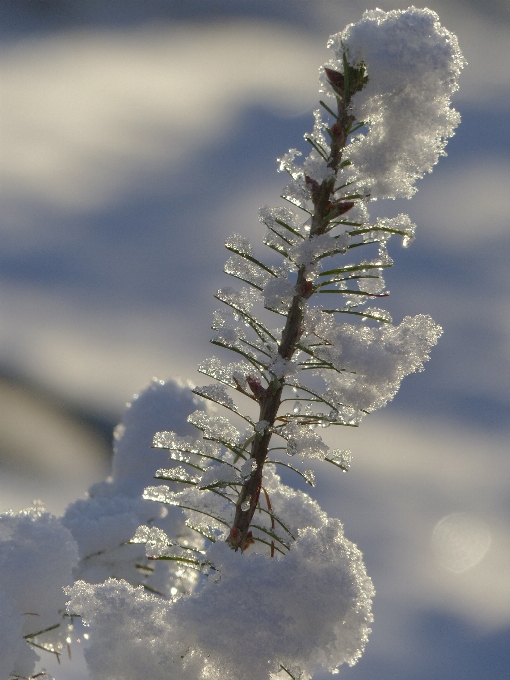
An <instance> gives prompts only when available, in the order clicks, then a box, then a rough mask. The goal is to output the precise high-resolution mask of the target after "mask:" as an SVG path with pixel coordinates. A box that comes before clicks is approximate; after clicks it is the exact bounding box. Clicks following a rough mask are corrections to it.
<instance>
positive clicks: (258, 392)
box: [246, 375, 266, 401]
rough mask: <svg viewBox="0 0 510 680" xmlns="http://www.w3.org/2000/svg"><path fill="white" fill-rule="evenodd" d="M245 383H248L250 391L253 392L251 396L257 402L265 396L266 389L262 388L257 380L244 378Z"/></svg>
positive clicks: (248, 377)
mask: <svg viewBox="0 0 510 680" xmlns="http://www.w3.org/2000/svg"><path fill="white" fill-rule="evenodd" d="M246 382H247V383H248V385H249V387H250V390H251V391H252V392H253V396H254V397H256V399H258V400H259V401H260V400H261V399H262V398H263V397H265V396H266V389H265V388H264V387H262V383H261V382H260V380H259V379H258V378H254V377H253V376H252V375H247V376H246Z"/></svg>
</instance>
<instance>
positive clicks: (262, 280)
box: [183, 8, 462, 550]
mask: <svg viewBox="0 0 510 680" xmlns="http://www.w3.org/2000/svg"><path fill="white" fill-rule="evenodd" d="M395 45H398V49H397V50H396V49H395ZM328 46H329V47H330V48H332V49H333V51H334V53H335V57H334V58H333V59H332V60H331V61H330V62H328V63H327V64H326V65H325V67H324V68H323V69H322V76H321V82H322V89H323V91H324V92H325V93H326V95H328V97H329V98H330V101H331V104H329V103H328V104H326V103H325V102H321V104H322V107H323V109H324V110H325V111H326V113H327V115H328V117H327V119H326V120H325V119H324V118H323V115H322V113H321V111H320V110H317V111H315V112H314V119H315V123H314V127H313V130H312V132H311V133H309V134H306V135H305V140H306V141H307V142H308V143H309V144H310V146H311V151H310V153H309V154H308V156H307V157H306V158H305V159H304V161H303V163H302V164H298V163H297V161H296V158H298V157H299V156H300V155H301V153H300V152H299V151H297V150H296V149H291V150H290V151H289V152H288V153H287V154H285V155H284V156H282V158H280V159H279V163H280V169H281V170H283V171H286V172H287V173H288V174H289V176H290V183H289V184H288V185H287V187H286V188H285V189H284V191H283V194H282V197H283V198H284V199H285V200H286V201H288V202H289V203H290V204H291V205H293V206H294V207H295V208H297V209H300V210H301V211H302V213H304V217H301V216H300V215H299V213H297V212H296V211H295V210H294V209H291V208H289V207H286V208H284V207H279V208H267V207H266V208H262V209H261V211H260V221H261V222H262V223H263V224H264V225H265V226H266V228H267V232H266V235H265V236H264V243H265V244H266V245H267V246H268V247H269V248H270V249H271V250H272V251H275V252H276V253H278V254H279V255H280V256H281V257H282V258H283V259H282V261H281V263H280V264H275V263H274V258H271V259H270V260H268V262H267V263H266V262H263V261H262V260H261V259H260V258H258V257H255V256H254V254H253V248H252V246H251V245H250V243H249V241H248V240H247V239H246V238H244V237H241V236H239V235H233V236H232V237H230V238H229V239H228V241H227V243H226V247H227V249H228V250H230V251H231V252H232V253H233V254H234V255H233V256H232V257H231V258H230V259H229V260H228V262H227V265H226V267H225V271H226V272H227V273H228V274H230V275H231V276H233V277H235V278H238V279H241V280H242V281H244V282H246V283H247V284H248V287H247V288H244V289H241V290H240V291H238V290H234V289H231V288H225V289H222V290H220V291H218V293H217V295H216V297H217V299H218V300H219V301H221V302H223V303H224V304H225V305H226V306H227V307H229V308H230V313H222V312H218V313H217V315H216V320H215V323H214V325H213V328H214V329H215V330H216V335H215V337H214V338H213V340H212V342H213V344H215V345H217V346H219V347H222V348H226V349H229V350H231V351H233V352H235V353H237V354H238V355H240V356H241V357H243V358H244V359H245V360H246V361H247V362H248V363H243V364H240V365H237V367H236V370H237V375H234V369H233V365H232V367H230V368H229V367H224V366H222V365H221V364H220V362H219V361H218V360H217V359H214V360H210V361H209V363H208V364H207V365H203V366H202V368H201V370H202V371H203V372H205V373H206V374H207V375H209V376H211V377H213V378H215V379H217V380H218V381H219V382H220V383H221V386H218V387H216V388H215V387H214V386H211V385H209V386H206V387H203V388H197V390H196V393H197V394H201V395H202V396H205V397H206V398H207V399H209V400H212V401H214V402H216V403H217V404H218V405H219V406H222V407H224V408H227V409H228V410H230V411H233V412H234V413H236V414H240V415H242V417H244V419H245V421H246V422H248V424H249V425H251V429H250V427H249V428H248V431H247V433H246V434H244V435H241V433H240V432H236V434H235V436H234V437H233V438H232V437H230V438H229V437H226V436H225V433H224V432H225V431H226V430H228V429H229V428H231V427H232V426H230V425H227V421H225V422H223V425H222V428H220V429H218V428H216V430H215V431H213V430H214V428H212V427H210V426H209V427H208V426H207V423H211V422H212V420H211V418H212V417H211V416H207V415H205V414H202V416H201V417H200V423H198V422H195V425H196V426H197V427H199V429H201V430H202V431H203V433H204V437H205V438H206V439H211V440H212V441H215V442H216V443H218V444H220V445H222V446H226V447H227V449H228V450H230V452H231V453H233V454H234V455H235V456H236V459H237V461H240V462H239V463H237V462H235V463H229V464H230V465H234V466H235V465H240V466H246V462H245V461H246V459H248V465H249V466H251V467H250V468H249V469H248V473H247V474H245V473H244V472H243V473H242V472H241V471H240V472H239V475H240V477H239V479H241V480H242V483H241V484H239V480H236V482H235V484H234V482H233V480H231V483H230V485H229V486H228V491H226V493H228V498H229V501H230V503H229V517H230V515H231V512H232V507H231V506H232V501H234V502H235V516H234V518H233V521H232V520H230V519H229V523H230V533H229V535H228V536H227V542H228V543H229V545H231V547H232V548H234V550H238V549H241V550H245V549H246V548H247V547H248V546H249V545H251V544H252V541H253V538H254V532H253V530H252V523H253V517H254V514H255V513H256V512H257V509H258V508H260V505H261V499H260V496H261V492H262V489H263V484H264V466H265V464H266V462H267V460H268V451H269V449H270V448H271V447H272V445H273V444H272V442H273V440H274V439H275V438H276V440H278V439H279V440H280V441H282V440H283V445H282V446H279V447H276V449H280V450H281V449H284V450H286V452H287V454H289V455H293V456H295V455H299V456H300V457H303V456H308V457H312V458H320V459H322V460H328V461H330V462H333V463H335V464H336V465H337V466H338V467H340V468H342V469H346V466H345V465H344V464H343V463H338V461H337V458H336V457H335V456H333V455H331V454H330V453H329V449H328V446H327V445H326V444H325V443H324V442H323V441H322V439H321V437H320V435H319V433H318V432H317V431H314V429H315V428H316V427H319V428H320V427H328V426H330V425H342V426H357V425H358V424H359V421H360V420H361V418H362V417H363V416H364V415H365V414H367V413H370V412H371V411H373V410H374V409H376V408H380V407H381V406H383V405H384V404H385V403H387V401H389V400H390V399H392V398H393V396H394V395H395V393H396V391H397V390H398V386H399V384H400V381H401V380H402V378H403V377H404V376H405V375H407V374H409V373H411V372H413V371H417V370H421V369H422V365H423V362H424V361H426V360H427V359H428V354H429V350H430V348H431V347H432V346H433V345H434V344H435V343H436V341H437V339H438V337H439V335H440V333H441V330H440V328H439V327H438V326H437V325H436V324H434V323H433V321H432V320H431V319H430V318H429V317H427V316H424V315H419V316H417V317H414V318H410V317H407V318H406V319H404V320H403V321H402V323H401V324H400V325H399V326H391V325H390V324H391V317H390V316H389V314H388V313H387V312H386V311H385V310H381V309H378V308H371V307H365V306H364V305H365V304H366V302H367V301H368V300H370V299H381V298H384V297H386V296H387V295H388V294H389V293H388V292H387V291H386V289H385V282H384V279H383V276H382V272H383V270H384V269H387V268H389V267H391V266H392V265H393V261H392V259H391V258H390V256H389V254H388V251H387V245H388V242H389V240H390V238H391V237H392V236H393V235H398V236H401V237H402V243H403V245H404V246H408V245H409V244H410V243H411V242H412V240H413V239H414V232H415V225H414V224H412V222H411V220H410V219H409V217H408V216H407V215H402V214H401V215H399V216H397V217H395V218H391V219H390V218H383V219H377V220H375V221H374V222H371V221H370V218H369V214H368V210H367V208H368V205H369V202H370V200H373V199H376V198H378V197H395V196H410V195H411V194H412V193H413V191H414V190H415V189H414V183H415V181H416V179H417V178H418V177H420V176H421V175H422V174H423V173H424V172H427V171H430V170H431V168H432V165H433V164H434V163H435V162H436V161H437V158H438V156H439V155H440V154H441V153H443V149H444V146H445V144H446V140H447V138H448V136H450V135H451V134H452V132H453V128H454V127H455V124H456V123H457V122H458V115H457V114H456V112H454V111H453V109H451V108H450V106H449V98H450V95H451V93H452V92H453V91H454V90H455V89H456V78H457V76H458V74H459V71H460V68H461V66H462V57H461V56H460V53H459V51H458V47H457V44H456V41H455V38H454V36H451V34H449V33H448V32H447V31H445V29H443V28H442V27H441V26H440V25H439V23H438V21H437V17H436V15H434V13H433V12H430V11H429V10H416V9H415V8H411V9H409V10H407V11H406V12H400V11H394V12H389V13H385V12H382V11H381V10H374V11H372V12H367V13H365V15H364V18H363V20H362V21H361V22H359V23H358V24H353V25H351V26H349V27H347V29H346V30H345V31H343V32H342V33H340V34H337V35H336V36H333V37H332V38H331V39H330V41H329V44H328ZM416 60H418V61H416ZM409 61H412V64H409ZM387 69H390V70H391V73H387V72H386V70H387ZM403 74H404V75H403ZM418 114H419V115H418ZM424 114H425V115H424ZM363 131H364V132H363ZM417 139H418V140H419V144H417V142H416V140H417ZM374 247H375V248H376V252H375V253H373V252H372V253H371V254H370V255H369V257H368V258H364V259H359V260H358V261H356V262H345V257H346V255H347V254H348V253H352V252H357V249H359V248H362V251H360V252H363V253H364V252H365V250H367V251H370V250H371V251H373V250H374ZM324 295H329V296H331V295H335V296H336V297H339V298H340V299H342V300H343V303H340V304H339V305H337V306H335V307H333V308H326V306H321V304H320V302H317V300H320V298H322V297H323V296H324ZM262 305H263V306H264V307H265V308H266V309H268V310H270V311H271V312H274V313H276V314H278V315H279V316H280V317H282V316H283V317H284V319H285V323H284V327H283V329H271V328H268V327H267V325H266V323H265V322H264V323H263V322H262V320H261V318H260V315H257V312H256V308H257V306H262ZM335 315H339V317H340V318H341V317H342V316H343V315H352V316H353V317H358V318H359V319H360V320H362V321H364V322H365V323H364V324H359V323H358V324H347V323H341V322H337V321H335V319H334V316H335ZM370 320H372V321H376V322H377V324H379V325H378V326H375V327H374V326H369V325H368V324H367V323H366V322H368V321H370ZM381 324H382V325H381ZM250 331H251V333H250ZM239 369H241V370H239ZM308 374H310V375H311V381H312V382H310V380H309V379H307V378H306V375H308ZM298 376H299V377H298ZM317 377H319V378H321V379H322V383H323V390H322V391H320V390H319V389H317V387H313V389H312V385H316V378H317ZM227 387H228V388H231V389H233V390H234V391H237V392H238V394H240V395H243V396H245V397H246V396H247V397H249V398H250V399H251V400H252V401H255V402H257V403H258V407H259V413H258V418H256V419H253V418H252V417H251V416H250V417H248V416H246V415H243V414H242V409H241V407H240V406H239V405H237V404H236V403H235V402H234V400H233V399H232V397H231V396H230V395H228V394H227ZM291 391H292V393H293V396H294V401H295V404H294V407H293V408H292V410H290V411H289V410H287V403H288V402H289V393H290V392H291ZM321 407H322V409H321ZM215 421H216V424H217V423H218V417H215ZM220 430H223V434H222V432H221V431H220ZM231 469H232V468H231ZM239 469H241V468H239ZM243 469H244V468H243ZM188 483H189V482H188ZM197 484H198V483H197ZM225 485H226V482H225ZM226 486H227V485H226ZM199 488H201V489H202V490H204V491H205V490H206V486H205V485H204V484H202V483H200V484H199ZM225 488H226V487H225ZM207 490H208V491H212V490H213V489H212V488H210V487H207ZM183 493H186V492H183ZM188 495H189V494H188Z"/></svg>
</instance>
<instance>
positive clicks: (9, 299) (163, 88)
mask: <svg viewBox="0 0 510 680" xmlns="http://www.w3.org/2000/svg"><path fill="white" fill-rule="evenodd" d="M375 4H377V5H378V6H380V7H382V8H383V9H385V10H389V9H395V8H405V7H407V6H408V4H409V3H408V2H396V1H393V0H378V1H377V3H375ZM427 5H428V6H429V7H430V8H432V9H434V10H436V11H437V12H438V13H439V15H440V17H441V20H442V23H443V25H445V26H446V27H447V28H448V29H449V30H451V31H454V32H455V33H457V35H458V37H459V41H460V45H461V48H462V50H463V51H464V54H465V56H466V58H467V60H468V62H469V65H468V66H467V68H466V69H465V71H464V74H463V76H462V78H461V90H460V92H459V93H458V95H457V96H456V108H458V109H459V110H460V112H461V114H462V119H463V120H462V123H461V126H460V127H459V128H458V131H457V134H456V136H455V137H454V138H453V140H452V141H451V142H450V143H449V145H448V153H449V156H448V158H443V159H442V160H441V161H440V164H439V166H438V167H437V168H436V170H435V171H434V173H433V175H431V176H430V177H427V178H425V179H424V180H422V181H421V182H419V183H418V187H419V193H418V194H417V196H416V197H415V198H414V199H413V200H412V201H410V202H407V201H401V202H398V201H397V202H387V203H388V204H387V205H384V202H383V203H381V204H378V205H377V211H378V213H379V214H386V215H393V214H396V213H397V212H409V214H410V215H411V217H412V219H413V220H414V221H416V223H417V224H418V238H417V240H416V242H415V243H414V244H413V246H412V247H411V248H410V249H408V250H402V249H401V248H400V246H399V245H398V244H397V243H395V244H393V246H392V248H391V254H392V255H393V257H394V259H395V268H394V269H393V270H390V271H389V273H388V275H387V281H388V287H389V289H390V290H391V291H392V297H391V298H390V301H389V303H388V305H387V307H388V309H390V311H391V312H392V314H393V317H394V319H395V321H396V322H398V321H400V319H401V318H402V317H403V316H405V315H406V314H411V315H413V314H417V313H428V314H431V315H432V316H433V318H434V319H435V321H437V322H438V323H440V324H441V325H442V326H443V327H444V336H443V338H442V339H441V341H440V343H439V346H438V347H437V348H436V349H435V350H434V351H433V353H432V361H431V362H430V363H429V364H428V365H427V367H426V371H425V373H423V374H420V375H417V376H411V377H410V378H408V379H407V380H406V381H405V382H404V386H403V389H402V390H401V391H400V393H399V395H398V396H397V398H396V399H395V401H394V402H393V403H392V404H391V405H390V407H389V408H388V409H385V410H383V411H382V412H380V413H378V414H375V415H373V416H371V417H370V418H368V419H367V420H366V422H365V423H364V424H363V425H362V427H361V428H360V429H359V430H357V431H354V432H349V433H347V434H344V433H343V432H342V433H340V434H339V435H337V436H338V437H340V440H341V441H337V446H341V447H342V448H352V450H353V452H354V454H355V455H354V460H353V466H352V469H351V472H350V473H349V474H348V475H340V474H335V473H334V471H330V470H328V469H327V470H323V472H322V473H320V472H319V474H318V476H319V479H318V486H317V490H316V492H315V496H316V497H317V498H318V500H319V501H320V502H321V504H322V505H323V507H324V508H325V509H326V510H327V511H328V513H330V514H331V515H335V516H338V517H340V518H341V519H342V521H344V522H345V525H346V533H347V535H348V536H349V538H351V539H352V540H353V541H355V542H356V543H358V545H359V546H360V548H361V549H362V550H363V552H364V554H365V558H366V562H367V566H368V571H369V573H370V575H371V576H372V578H373V580H374V583H375V586H376V589H377V591H378V595H377V597H376V600H375V617H376V619H375V624H374V631H373V634H372V640H371V642H370V644H369V645H368V647H367V651H366V653H365V656H364V657H363V659H362V660H361V662H360V663H359V664H358V665H357V666H355V667H354V668H352V669H348V668H346V669H342V677H345V678H346V680H348V679H351V680H375V679H377V680H410V679H411V678H412V679H413V680H486V679H487V680H508V677H509V668H510V651H509V650H510V567H509V565H510V456H509V448H510V447H509V445H508V435H509V434H510V418H509V406H510V394H509V384H510V305H509V302H508V289H509V287H508V284H509V274H508V272H509V271H510V269H509V267H508V259H509V257H510V229H509V215H510V190H509V189H510V160H509V151H510V126H509V124H508V118H509V114H510V79H509V78H508V71H509V67H510V5H509V4H508V1H507V0H448V2H446V0H445V1H438V0H432V1H431V2H428V3H427ZM374 6H375V5H374ZM367 7H368V8H371V7H372V6H371V5H370V6H368V5H366V4H365V0H342V1H340V0H338V1H336V2H335V1H329V2H328V1H326V0H313V1H312V0H214V1H213V0H186V2H183V1H182V0H123V1H122V2H120V1H117V0H109V1H108V2H103V1H100V0H0V24H1V27H0V32H1V36H2V41H1V45H0V79H1V93H0V95H1V104H0V106H1V125H0V147H1V150H0V153H1V161H0V194H1V203H2V215H1V218H0V376H1V380H0V473H1V475H0V509H2V510H5V509H7V508H10V507H11V508H13V509H20V508H22V507H24V506H26V505H27V504H29V503H30V501H31V500H32V499H33V498H41V499H43V500H44V501H45V503H46V505H47V507H48V508H49V509H50V510H52V511H54V512H57V513H60V512H61V511H62V510H63V509H64V507H65V506H66V504H67V503H68V502H69V501H70V500H72V499H74V498H75V497H76V496H77V495H79V494H83V493H84V491H85V490H86V488H87V487H88V486H89V484H90V483H91V482H92V481H95V480H98V479H101V478H102V477H103V476H104V475H105V474H106V472H105V471H106V470H107V466H108V455H109V448H110V436H111V430H112V428H113V426H114V424H115V423H116V422H117V421H118V419H119V418H120V416H121V413H122V410H123V408H124V404H125V402H126V401H128V400H129V399H130V398H131V395H132V394H133V393H135V392H136V391H137V390H138V389H140V388H141V387H142V386H143V385H145V384H146V383H147V382H148V381H149V380H150V379H151V377H152V376H158V377H160V378H172V377H173V378H177V377H178V378H180V379H181V380H182V381H183V382H186V381H189V380H191V381H193V382H197V383H200V384H202V383H201V380H203V378H201V377H200V376H199V375H198V374H197V373H196V371H195V367H196V364H197V363H198V361H199V360H201V359H203V358H205V357H206V356H209V355H210V354H212V353H213V352H212V348H210V347H209V346H208V344H207V340H208V337H209V326H210V321H211V318H212V312H213V309H215V303H214V300H213V293H214V291H215V290H216V288H217V287H219V286H221V285H225V281H226V279H225V277H224V275H222V266H223V262H224V260H225V259H226V252H225V251H224V249H223V247H222V244H223V241H224V240H225V238H226V237H227V236H228V235H229V234H230V233H232V232H233V231H237V232H239V233H242V234H245V235H247V236H250V238H251V239H252V240H253V241H255V242H256V241H257V239H258V235H259V234H260V235H261V234H262V231H261V229H260V226H259V225H258V222H257V209H258V207H259V206H260V205H263V204H268V205H274V204H277V203H278V202H279V201H278V198H277V197H278V195H279V192H280V191H281V189H282V188H283V186H284V183H285V177H283V176H281V175H278V174H277V172H276V163H275V159H276V156H278V155H280V154H282V153H284V152H285V151H287V149H288V148H289V147H295V146H298V147H300V148H302V149H303V150H304V149H305V144H304V142H303V141H302V136H303V133H304V132H306V131H308V130H310V129H311V125H312V116H311V110H312V108H314V107H315V106H316V102H317V69H318V67H319V65H320V64H321V63H323V62H324V61H325V60H326V59H327V58H328V52H327V50H326V49H325V43H326V40H327V37H328V36H329V35H330V34H331V33H333V32H337V31H339V30H341V29H343V27H344V26H345V25H346V24H347V23H349V22H351V21H357V20H359V19H360V18H361V14H362V11H363V10H364V9H365V8H367ZM373 213H375V211H373ZM48 666H49V664H48ZM55 673H56V674H57V678H58V680H70V679H71V678H75V679H76V680H83V679H84V678H85V677H86V675H85V671H84V669H83V664H82V662H81V661H80V659H79V658H77V659H75V660H74V661H73V662H72V663H69V662H66V663H65V664H64V665H63V666H62V667H61V668H60V670H59V669H56V670H55Z"/></svg>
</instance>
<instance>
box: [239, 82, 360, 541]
mask: <svg viewBox="0 0 510 680" xmlns="http://www.w3.org/2000/svg"><path fill="white" fill-rule="evenodd" d="M330 73H331V74H333V73H335V72H333V71H331V72H327V75H328V78H329V79H330V82H332V84H333V86H334V88H335V91H336V93H337V102H338V117H337V122H335V124H334V125H333V126H332V127H331V129H330V133H331V152H330V155H329V158H328V167H330V168H332V169H333V170H334V173H335V174H334V176H333V177H330V178H328V179H327V180H324V181H323V182H322V183H321V184H320V185H319V184H318V183H317V182H315V180H307V183H308V184H310V185H312V190H311V193H312V202H313V206H314V210H313V214H312V219H311V227H310V233H309V235H308V239H311V238H313V237H314V236H318V235H321V234H323V233H324V232H325V231H326V229H327V227H328V224H329V222H330V221H331V219H333V218H334V216H337V215H339V214H342V212H345V211H346V210H348V209H350V208H351V207H352V205H353V204H352V203H351V204H349V205H347V204H346V203H345V204H342V203H339V202H338V201H335V200H334V197H333V192H334V187H335V180H336V175H337V173H338V170H339V168H340V163H341V160H342V153H343V150H344V147H345V144H346V141H347V137H348V134H349V129H350V127H351V126H352V123H353V121H354V117H353V116H351V115H348V114H347V105H348V101H347V103H346V100H348V97H345V96H344V95H343V92H341V91H340V90H339V87H340V82H341V81H340V79H339V78H336V77H335V76H332V75H330ZM337 75H338V76H341V74H337ZM332 78H333V79H334V82H333V80H332ZM342 82H343V80H342ZM332 215H333V217H332ZM308 271H309V268H307V267H306V266H305V265H302V266H300V267H299V270H298V276H297V281H296V286H295V291H296V294H295V296H294V298H293V300H292V303H291V305H290V308H289V312H288V314H287V321H286V323H285V328H284V329H283V332H282V336H281V341H280V344H279V346H278V354H279V355H280V356H281V357H282V358H283V359H286V360H290V359H292V357H293V355H294V353H295V352H296V348H297V344H298V342H299V340H300V338H301V335H302V333H303V309H304V306H305V303H306V300H307V299H308V298H309V297H310V296H311V294H312V292H313V286H312V285H311V284H310V282H309V281H308V280H307V274H308ZM284 386H285V382H284V380H283V379H278V378H276V377H274V378H273V379H272V381H271V382H270V384H269V386H268V387H267V388H266V389H263V390H262V391H261V392H260V393H259V394H257V395H255V396H257V401H258V402H259V403H260V416H259V421H265V422H266V423H268V425H267V426H266V428H265V430H264V431H263V432H258V433H256V434H255V437H254V440H253V442H252V448H251V453H250V458H251V460H253V461H255V466H254V469H253V471H252V473H251V474H250V476H249V477H248V478H247V479H246V481H245V482H244V484H243V486H242V488H241V492H240V494H239V498H238V501H237V504H236V513H235V519H234V523H233V525H232V528H231V530H230V535H229V537H228V538H227V542H228V543H229V545H230V546H231V547H232V549H233V550H239V549H241V550H244V549H245V548H246V547H247V546H248V545H249V544H250V540H249V539H250V536H251V534H249V530H250V524H251V521H252V518H253V515H254V514H255V511H256V509H257V505H258V502H259V496H260V492H261V489H262V471H263V468H264V464H265V461H266V458H267V454H268V449H269V445H270V442H271V436H272V428H273V425H274V422H275V420H276V418H277V416H278V411H279V409H280V405H281V401H282V392H283V388H284Z"/></svg>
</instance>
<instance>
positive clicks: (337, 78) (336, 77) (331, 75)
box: [324, 67, 344, 95]
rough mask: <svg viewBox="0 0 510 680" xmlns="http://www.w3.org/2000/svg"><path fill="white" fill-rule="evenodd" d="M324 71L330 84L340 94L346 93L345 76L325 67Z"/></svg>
mask: <svg viewBox="0 0 510 680" xmlns="http://www.w3.org/2000/svg"><path fill="white" fill-rule="evenodd" d="M324 71H325V73H326V75H327V77H328V80H329V82H330V83H331V85H332V86H333V89H334V90H336V91H337V92H338V93H339V94H341V95H343V93H344V76H343V74H342V73H339V72H338V71H333V69H330V68H326V67H324Z"/></svg>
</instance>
